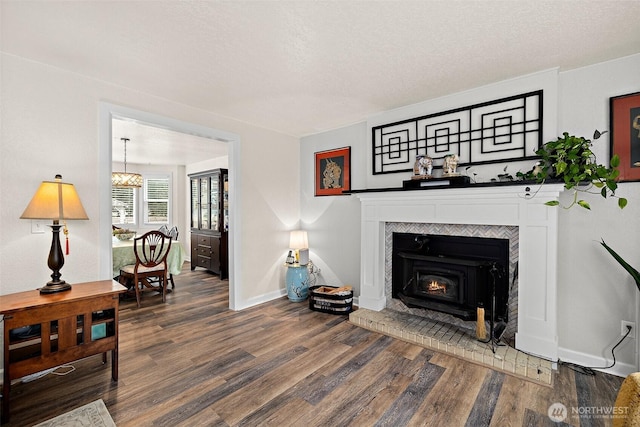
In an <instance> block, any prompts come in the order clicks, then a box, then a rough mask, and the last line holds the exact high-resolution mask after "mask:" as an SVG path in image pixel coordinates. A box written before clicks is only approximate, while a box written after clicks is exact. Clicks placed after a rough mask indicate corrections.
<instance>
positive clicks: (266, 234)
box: [0, 54, 300, 308]
mask: <svg viewBox="0 0 640 427" xmlns="http://www.w3.org/2000/svg"><path fill="white" fill-rule="evenodd" d="M0 60H1V65H0V66H1V73H2V81H1V83H0V84H1V86H0V90H1V92H0V99H2V111H1V113H0V114H1V122H2V130H1V140H0V206H2V209H1V210H0V220H1V224H2V226H1V227H0V230H1V239H0V293H2V294H8V293H12V292H18V291H23V290H28V289H35V288H37V287H39V286H41V285H43V284H44V283H46V281H47V280H49V276H50V274H51V272H50V270H49V269H48V268H47V265H46V259H47V256H48V252H49V247H50V242H51V234H50V233H44V234H31V231H30V229H31V226H30V221H27V220H21V219H19V217H20V214H21V213H22V211H23V210H24V208H25V207H26V205H27V203H28V202H29V200H30V198H31V197H32V195H33V193H34V192H35V190H36V188H37V187H38V185H39V183H40V182H41V181H42V180H44V179H51V178H53V176H54V175H55V174H56V173H61V174H62V175H63V178H64V179H65V180H66V181H68V182H72V183H74V184H75V186H76V189H77V190H78V193H79V195H80V197H81V199H82V202H83V204H84V207H85V209H86V211H87V214H88V216H89V218H90V219H89V221H74V222H72V223H71V222H70V224H69V229H70V233H71V234H70V240H71V254H70V255H69V256H67V257H66V259H65V265H64V267H63V269H62V277H63V279H65V280H67V281H68V282H70V283H79V282H84V281H90V280H96V279H108V277H101V276H100V271H101V269H100V262H101V261H100V247H99V243H98V242H99V241H100V239H101V230H100V229H99V221H100V212H101V209H102V208H101V206H100V200H99V194H100V193H101V192H104V191H103V189H102V188H101V187H100V184H99V182H102V181H104V177H102V176H101V175H100V170H107V169H108V170H110V168H111V164H110V159H109V160H108V161H107V164H106V165H105V164H102V163H101V162H105V160H100V159H101V156H100V150H101V149H102V147H101V146H100V137H99V125H100V123H99V122H100V119H99V116H100V111H99V109H100V103H101V102H102V101H106V102H109V103H112V104H115V105H122V106H127V107H129V108H132V109H136V110H140V111H146V112H149V113H152V114H157V115H161V116H164V117H172V118H175V119H176V120H181V121H184V122H189V123H194V124H197V125H200V126H206V127H209V128H213V129H220V130H222V131H226V132H232V133H234V134H236V135H239V137H240V142H239V144H238V150H237V153H235V154H237V156H238V162H239V179H238V182H237V186H238V188H237V191H236V200H235V202H234V204H235V206H233V207H232V208H234V209H237V210H238V212H237V214H238V215H237V217H238V219H239V220H238V221H237V223H236V224H234V226H235V227H236V231H237V232H238V233H237V234H238V235H237V236H236V240H237V241H238V242H237V244H238V246H239V247H241V248H242V256H241V257H237V258H238V259H236V260H235V261H236V262H237V263H238V265H239V267H238V271H239V274H238V275H237V277H235V280H236V281H237V283H235V286H237V288H238V292H237V295H236V297H237V298H236V308H243V307H246V306H248V305H251V304H255V303H259V302H261V301H264V300H265V299H268V298H272V297H273V296H274V295H275V296H277V295H281V294H282V292H283V288H284V272H283V271H282V268H281V265H282V251H283V248H286V247H287V245H288V233H287V231H288V230H289V229H290V228H291V226H292V224H294V223H296V222H297V221H298V218H299V214H300V197H299V194H300V187H299V181H300V179H299V169H300V168H299V158H300V156H299V141H298V139H297V138H293V137H290V136H287V135H283V134H279V133H277V132H273V131H270V130H265V129H261V128H257V127H253V126H249V125H247V124H246V123H241V122H238V121H234V120H230V119H228V118H223V117H220V116H216V115H214V114H211V113H208V112H205V111H202V110H198V109H195V108H190V107H187V106H185V105H182V104H177V103H173V102H170V101H167V100H164V99H160V98H156V97H153V96H150V95H146V94H143V93H140V92H138V91H136V90H130V89H126V88H122V87H119V86H115V85H111V84H108V83H105V82H101V81H96V80H92V79H89V78H86V77H83V76H80V75H78V74H75V73H73V72H67V71H64V70H60V69H56V68H53V67H50V66H46V65H43V64H39V63H35V62H32V61H28V60H24V59H22V58H19V57H15V56H12V55H7V54H2V57H0ZM270 165H271V166H273V165H275V167H269V166H270ZM282 183H287V186H286V187H283V186H282V185H281V184H282ZM107 202H110V201H107ZM108 222H110V220H109V221H108Z"/></svg>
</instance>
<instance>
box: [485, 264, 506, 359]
mask: <svg viewBox="0 0 640 427" xmlns="http://www.w3.org/2000/svg"><path fill="white" fill-rule="evenodd" d="M489 265H490V269H489V273H491V308H490V310H489V314H490V315H489V338H488V339H487V340H479V341H480V342H482V343H485V344H488V343H489V342H491V351H492V352H493V353H494V354H495V352H496V347H498V346H500V345H501V344H500V338H501V337H502V334H503V333H504V330H505V329H506V327H507V325H506V324H505V322H504V321H502V320H500V321H498V322H497V324H496V321H495V316H496V277H501V276H502V270H501V269H498V266H497V263H495V262H492V263H491V264H489Z"/></svg>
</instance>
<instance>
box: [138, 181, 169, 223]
mask: <svg viewBox="0 0 640 427" xmlns="http://www.w3.org/2000/svg"><path fill="white" fill-rule="evenodd" d="M169 183H170V182H169V178H145V179H144V222H145V224H168V223H169V198H170V197H169V196H170V194H169Z"/></svg>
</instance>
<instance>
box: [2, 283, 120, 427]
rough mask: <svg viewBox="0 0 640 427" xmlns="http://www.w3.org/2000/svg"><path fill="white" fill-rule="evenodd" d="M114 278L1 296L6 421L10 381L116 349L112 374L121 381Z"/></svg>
mask: <svg viewBox="0 0 640 427" xmlns="http://www.w3.org/2000/svg"><path fill="white" fill-rule="evenodd" d="M125 290H126V288H125V287H124V286H122V285H120V284H119V283H117V282H115V281H113V280H102V281H96V282H87V283H78V284H75V285H72V288H71V290H70V291H65V292H60V293H54V294H40V292H39V291H38V290H37V289H36V290H33V291H26V292H19V293H15V294H9V295H0V314H1V315H3V316H4V322H3V324H4V353H3V354H4V380H3V385H2V422H3V423H4V422H8V421H9V401H10V396H9V394H10V391H11V381H12V380H15V379H18V378H22V377H24V376H26V375H30V374H34V373H36V372H40V371H43V370H45V369H50V368H55V367H56V366H60V365H62V364H65V363H69V362H73V361H75V360H79V359H82V358H85V357H88V356H92V355H95V354H100V353H102V354H103V363H104V362H106V353H107V352H108V351H109V350H110V351H111V377H112V378H113V380H114V381H117V380H118V303H119V297H118V294H119V293H121V292H124V291H125Z"/></svg>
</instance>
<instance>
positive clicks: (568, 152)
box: [518, 130, 627, 209]
mask: <svg viewBox="0 0 640 427" xmlns="http://www.w3.org/2000/svg"><path fill="white" fill-rule="evenodd" d="M605 132H606V131H605ZM605 132H602V133H601V132H599V131H597V130H596V131H595V133H594V135H593V137H594V139H598V138H599V137H600V136H601V135H602V134H604V133H605ZM591 145H592V144H591V141H590V140H588V139H586V138H584V137H582V136H574V135H569V133H568V132H564V133H563V134H562V137H559V138H558V139H557V140H556V141H549V142H547V143H546V144H544V145H543V146H542V147H541V148H540V149H538V150H537V151H536V154H537V155H538V156H540V158H541V160H540V161H539V162H538V164H537V165H536V166H535V167H534V168H533V170H532V171H530V172H528V173H526V174H520V173H518V175H519V176H520V177H522V178H524V179H533V180H535V181H536V182H537V183H540V184H543V183H544V182H546V181H560V182H563V183H564V187H565V189H566V190H571V191H573V201H572V203H571V204H570V205H569V206H564V207H565V208H566V209H569V208H571V207H573V206H575V205H578V206H581V207H583V208H585V209H591V206H589V203H587V202H586V201H585V200H583V199H578V193H580V192H585V193H592V194H598V193H599V194H600V195H601V196H602V197H604V198H605V199H606V198H608V197H615V198H617V199H618V206H619V207H620V208H621V209H622V208H624V207H625V206H626V205H627V199H625V198H624V197H618V196H616V194H615V193H616V189H617V188H618V183H617V179H618V175H619V173H620V172H619V171H618V170H617V169H616V168H617V167H618V166H619V165H620V158H619V157H618V155H617V154H616V155H614V156H613V157H612V158H611V160H610V167H606V166H604V165H601V164H598V163H597V161H596V156H595V154H594V153H593V151H592V150H591ZM545 204H546V205H548V206H558V205H559V204H560V202H558V201H557V200H552V201H549V202H547V203H545Z"/></svg>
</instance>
